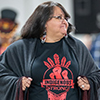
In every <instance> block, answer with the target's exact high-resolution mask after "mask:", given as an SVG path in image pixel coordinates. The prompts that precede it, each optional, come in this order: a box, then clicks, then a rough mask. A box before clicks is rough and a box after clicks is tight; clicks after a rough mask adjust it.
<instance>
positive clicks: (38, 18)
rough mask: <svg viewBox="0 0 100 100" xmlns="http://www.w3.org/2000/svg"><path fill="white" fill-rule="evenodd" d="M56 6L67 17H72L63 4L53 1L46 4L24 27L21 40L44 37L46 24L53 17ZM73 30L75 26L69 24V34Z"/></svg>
mask: <svg viewBox="0 0 100 100" xmlns="http://www.w3.org/2000/svg"><path fill="white" fill-rule="evenodd" d="M55 6H57V7H59V8H61V9H62V11H63V12H64V14H65V17H69V18H70V15H69V14H68V13H67V12H66V10H65V8H64V7H63V6H62V5H61V4H59V3H54V2H52V1H49V2H44V3H42V4H40V5H39V6H38V7H37V8H36V9H35V11H34V12H33V14H32V15H31V16H30V17H29V19H28V20H27V22H26V23H25V25H24V26H23V28H22V30H21V38H40V37H41V36H43V32H44V30H45V24H46V22H47V21H48V20H49V18H50V16H51V15H53V13H54V7H55ZM68 23H69V22H68ZM72 29H73V26H72V25H71V24H70V23H69V27H68V30H67V33H70V32H71V31H72Z"/></svg>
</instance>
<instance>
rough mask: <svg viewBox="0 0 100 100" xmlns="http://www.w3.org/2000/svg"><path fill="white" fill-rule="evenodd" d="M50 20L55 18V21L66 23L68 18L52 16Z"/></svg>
mask: <svg viewBox="0 0 100 100" xmlns="http://www.w3.org/2000/svg"><path fill="white" fill-rule="evenodd" d="M50 18H51V19H52V18H56V19H58V20H60V21H63V20H65V21H67V22H68V19H69V17H65V18H64V17H63V16H52V17H50Z"/></svg>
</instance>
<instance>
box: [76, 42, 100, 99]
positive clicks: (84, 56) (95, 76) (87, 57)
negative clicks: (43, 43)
mask: <svg viewBox="0 0 100 100" xmlns="http://www.w3.org/2000/svg"><path fill="white" fill-rule="evenodd" d="M76 50H77V51H76V54H77V59H78V61H79V66H80V67H79V75H82V76H86V77H87V78H88V80H89V83H90V100H98V98H97V90H98V88H99V87H100V69H99V68H98V67H97V66H96V64H95V63H94V60H93V58H92V56H91V54H90V52H89V50H88V49H87V48H86V47H85V45H84V44H83V43H82V42H81V41H77V45H76Z"/></svg>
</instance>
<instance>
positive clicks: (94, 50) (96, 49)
mask: <svg viewBox="0 0 100 100" xmlns="http://www.w3.org/2000/svg"><path fill="white" fill-rule="evenodd" d="M90 53H91V55H92V57H93V59H94V61H95V63H96V65H97V66H98V67H99V68H100V33H99V34H98V35H97V36H96V38H95V39H94V40H93V42H92V45H91V49H90ZM98 96H99V100H100V89H99V90H98Z"/></svg>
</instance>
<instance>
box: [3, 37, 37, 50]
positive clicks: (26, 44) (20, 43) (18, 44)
mask: <svg viewBox="0 0 100 100" xmlns="http://www.w3.org/2000/svg"><path fill="white" fill-rule="evenodd" d="M36 40H37V39H36V38H30V39H20V40H17V41H15V42H13V43H12V44H11V45H9V46H8V47H7V49H6V50H5V52H6V51H23V50H24V49H25V50H27V49H29V48H30V47H31V46H32V45H35V43H36Z"/></svg>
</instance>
